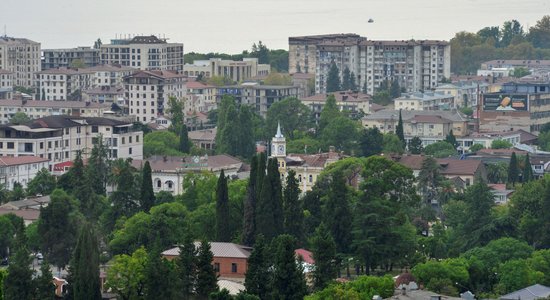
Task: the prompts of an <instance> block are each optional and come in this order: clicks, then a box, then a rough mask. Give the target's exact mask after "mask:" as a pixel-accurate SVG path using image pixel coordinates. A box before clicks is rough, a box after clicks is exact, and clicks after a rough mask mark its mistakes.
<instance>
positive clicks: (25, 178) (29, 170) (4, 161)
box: [0, 156, 49, 190]
mask: <svg viewBox="0 0 550 300" xmlns="http://www.w3.org/2000/svg"><path fill="white" fill-rule="evenodd" d="M48 166H49V160H48V159H47V158H42V157H37V156H18V157H10V156H1V157H0V184H3V185H4V186H5V188H6V189H8V190H12V189H13V185H14V184H15V183H16V182H18V183H20V184H21V185H22V186H23V188H26V187H27V183H28V182H29V181H31V180H32V179H33V178H34V176H36V173H38V171H40V170H41V169H42V168H46V169H48Z"/></svg>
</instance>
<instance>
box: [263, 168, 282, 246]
mask: <svg viewBox="0 0 550 300" xmlns="http://www.w3.org/2000/svg"><path fill="white" fill-rule="evenodd" d="M281 189H282V186H281V177H280V175H279V169H278V165H277V160H276V159H274V158H271V159H269V161H268V167H267V175H266V176H265V177H264V179H263V183H262V191H261V193H260V197H259V198H258V205H257V211H256V226H257V232H258V233H262V234H263V235H264V236H265V237H266V239H268V240H271V239H273V238H274V237H276V236H277V235H279V234H281V233H282V232H283V223H284V216H283V205H282V195H281Z"/></svg>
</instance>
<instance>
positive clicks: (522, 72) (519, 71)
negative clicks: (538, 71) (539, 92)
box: [512, 67, 531, 78]
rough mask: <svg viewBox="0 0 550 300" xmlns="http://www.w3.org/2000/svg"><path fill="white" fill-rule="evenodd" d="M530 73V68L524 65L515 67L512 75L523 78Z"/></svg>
mask: <svg viewBox="0 0 550 300" xmlns="http://www.w3.org/2000/svg"><path fill="white" fill-rule="evenodd" d="M529 74H531V72H529V69H527V68H524V67H515V68H514V71H513V72H512V76H513V77H516V78H521V77H524V76H527V75H529Z"/></svg>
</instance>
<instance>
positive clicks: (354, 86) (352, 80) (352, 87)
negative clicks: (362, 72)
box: [349, 72, 358, 91]
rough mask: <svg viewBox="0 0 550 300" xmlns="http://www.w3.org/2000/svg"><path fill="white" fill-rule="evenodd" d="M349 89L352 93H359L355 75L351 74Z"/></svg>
mask: <svg viewBox="0 0 550 300" xmlns="http://www.w3.org/2000/svg"><path fill="white" fill-rule="evenodd" d="M349 89H350V90H352V91H357V90H358V87H357V81H356V79H355V73H353V72H351V74H350V78H349Z"/></svg>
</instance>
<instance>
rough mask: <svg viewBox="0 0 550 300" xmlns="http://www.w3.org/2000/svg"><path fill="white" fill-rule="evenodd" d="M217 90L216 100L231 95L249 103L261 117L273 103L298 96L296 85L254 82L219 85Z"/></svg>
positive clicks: (238, 100) (241, 101)
mask: <svg viewBox="0 0 550 300" xmlns="http://www.w3.org/2000/svg"><path fill="white" fill-rule="evenodd" d="M217 90H218V92H217V95H216V101H218V102H219V101H221V98H222V97H223V96H224V95H229V96H233V97H235V99H236V101H237V102H238V103H240V104H246V105H250V106H251V107H253V108H254V109H255V110H256V112H258V113H259V114H260V115H261V116H263V117H265V116H266V114H267V110H268V109H269V108H270V107H271V105H272V104H273V103H275V102H279V101H281V100H283V99H285V98H288V97H297V96H298V87H296V86H284V85H260V84H258V83H254V82H249V83H243V84H241V85H235V86H225V87H219V88H218V89H217Z"/></svg>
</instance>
